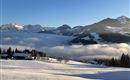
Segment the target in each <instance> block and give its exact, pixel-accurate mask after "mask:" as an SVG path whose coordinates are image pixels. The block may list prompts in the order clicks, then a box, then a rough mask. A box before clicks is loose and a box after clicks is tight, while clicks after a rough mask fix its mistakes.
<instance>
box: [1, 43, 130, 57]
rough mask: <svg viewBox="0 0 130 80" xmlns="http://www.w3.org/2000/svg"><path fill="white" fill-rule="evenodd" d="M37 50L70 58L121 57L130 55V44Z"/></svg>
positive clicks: (5, 46)
mask: <svg viewBox="0 0 130 80" xmlns="http://www.w3.org/2000/svg"><path fill="white" fill-rule="evenodd" d="M1 47H2V48H3V49H7V48H8V47H12V49H15V48H18V49H21V50H23V49H33V48H32V47H25V46H18V45H1ZM35 49H37V50H40V51H43V52H46V53H47V54H48V55H51V56H63V57H68V58H72V59H73V58H76V59H81V58H102V57H108V58H111V57H120V56H121V55H122V54H123V53H124V54H129V55H130V45H128V44H126V43H120V44H94V45H86V46H84V45H71V46H53V47H46V46H43V47H40V48H36V47H35Z"/></svg>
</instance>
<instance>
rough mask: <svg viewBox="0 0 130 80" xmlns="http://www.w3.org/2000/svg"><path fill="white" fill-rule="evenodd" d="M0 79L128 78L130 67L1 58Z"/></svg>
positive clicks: (95, 79)
mask: <svg viewBox="0 0 130 80" xmlns="http://www.w3.org/2000/svg"><path fill="white" fill-rule="evenodd" d="M0 63H1V68H0V71H1V73H0V75H1V77H0V78H1V80H130V76H129V74H130V69H128V68H117V67H116V68H114V67H105V66H99V65H91V64H85V63H80V62H75V61H69V62H68V63H67V64H61V63H57V62H50V63H47V62H41V61H27V60H23V61H21V60H1V61H0Z"/></svg>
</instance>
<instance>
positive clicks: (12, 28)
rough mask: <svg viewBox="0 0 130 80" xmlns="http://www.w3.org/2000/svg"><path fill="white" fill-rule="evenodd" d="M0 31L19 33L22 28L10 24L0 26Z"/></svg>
mask: <svg viewBox="0 0 130 80" xmlns="http://www.w3.org/2000/svg"><path fill="white" fill-rule="evenodd" d="M0 29H1V30H5V31H19V30H22V29H23V26H21V25H18V24H15V23H10V24H4V25H1V26H0Z"/></svg>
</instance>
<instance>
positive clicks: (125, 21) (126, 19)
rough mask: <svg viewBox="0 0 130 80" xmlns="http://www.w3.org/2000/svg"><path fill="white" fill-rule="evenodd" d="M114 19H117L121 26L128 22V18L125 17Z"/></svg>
mask: <svg viewBox="0 0 130 80" xmlns="http://www.w3.org/2000/svg"><path fill="white" fill-rule="evenodd" d="M116 19H117V20H118V21H119V22H120V23H121V24H126V23H127V22H128V20H129V18H128V17H126V16H120V17H117V18H116Z"/></svg>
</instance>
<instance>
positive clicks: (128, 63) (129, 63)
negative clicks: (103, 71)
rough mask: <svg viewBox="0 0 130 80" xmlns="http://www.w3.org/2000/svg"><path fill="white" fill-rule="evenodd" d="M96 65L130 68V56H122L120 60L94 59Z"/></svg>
mask: <svg viewBox="0 0 130 80" xmlns="http://www.w3.org/2000/svg"><path fill="white" fill-rule="evenodd" d="M94 61H96V62H97V63H98V64H104V65H107V66H114V67H127V68H130V56H129V55H128V54H124V53H123V54H122V55H121V57H120V58H118V59H116V58H111V59H95V60H94Z"/></svg>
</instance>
